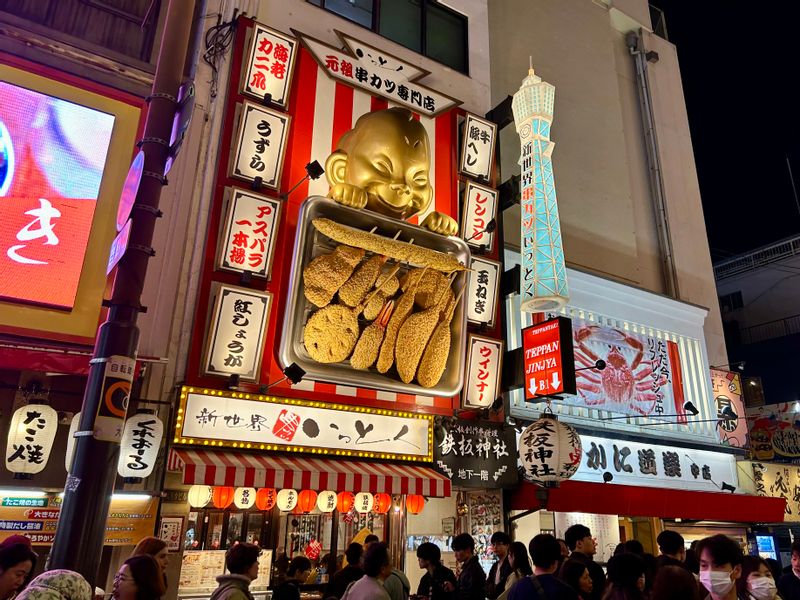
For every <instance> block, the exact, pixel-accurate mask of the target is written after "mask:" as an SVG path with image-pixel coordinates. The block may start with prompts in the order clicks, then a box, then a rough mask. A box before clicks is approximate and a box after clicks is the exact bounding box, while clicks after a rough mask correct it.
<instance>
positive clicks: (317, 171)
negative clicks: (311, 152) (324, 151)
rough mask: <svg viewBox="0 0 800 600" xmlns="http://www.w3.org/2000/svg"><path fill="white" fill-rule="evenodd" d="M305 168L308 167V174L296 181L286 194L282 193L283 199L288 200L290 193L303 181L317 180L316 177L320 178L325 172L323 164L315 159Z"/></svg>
mask: <svg viewBox="0 0 800 600" xmlns="http://www.w3.org/2000/svg"><path fill="white" fill-rule="evenodd" d="M305 168H306V176H305V177H303V178H302V179H301V180H300V181H298V182H297V183H295V184H294V185H293V186H292V187H291V188H290V189H289V191H288V192H286V193H285V194H281V196H280V198H281V200H288V198H289V195H290V194H291V193H292V192H293V191H295V190H296V189H297V188H298V187H300V184H301V183H303V182H304V181H305V180H306V179H315V180H316V179H319V178H320V177H321V176H322V174H323V173H325V169H323V168H322V165H321V164H319V161H316V160H315V161H313V162H310V163H308V164H307V165H306V167H305Z"/></svg>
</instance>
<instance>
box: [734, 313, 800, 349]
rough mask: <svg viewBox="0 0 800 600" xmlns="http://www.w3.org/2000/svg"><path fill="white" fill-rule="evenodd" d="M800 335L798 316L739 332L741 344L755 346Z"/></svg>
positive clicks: (768, 322) (799, 318)
mask: <svg viewBox="0 0 800 600" xmlns="http://www.w3.org/2000/svg"><path fill="white" fill-rule="evenodd" d="M795 333H800V315H793V316H791V317H786V318H783V319H777V320H775V321H767V322H766V323H760V324H758V325H753V326H752V327H745V328H743V329H742V330H741V332H740V335H741V340H742V344H755V343H757V342H763V341H764V340H771V339H773V338H779V337H784V336H786V335H793V334H795Z"/></svg>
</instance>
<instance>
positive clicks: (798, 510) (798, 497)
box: [744, 462, 800, 523]
mask: <svg viewBox="0 0 800 600" xmlns="http://www.w3.org/2000/svg"><path fill="white" fill-rule="evenodd" d="M744 464H746V463H744ZM752 464H753V481H754V482H755V484H756V495H757V496H769V497H771V498H783V499H784V500H786V508H785V509H784V512H785V515H784V520H785V521H790V522H792V523H798V522H800V467H798V466H796V465H787V464H775V463H761V462H754V463H752Z"/></svg>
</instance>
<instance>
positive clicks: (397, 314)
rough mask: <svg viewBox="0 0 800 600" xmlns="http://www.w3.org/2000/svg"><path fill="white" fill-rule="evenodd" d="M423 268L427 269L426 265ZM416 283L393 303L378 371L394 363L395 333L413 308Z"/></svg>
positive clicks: (388, 367) (384, 370) (387, 368)
mask: <svg viewBox="0 0 800 600" xmlns="http://www.w3.org/2000/svg"><path fill="white" fill-rule="evenodd" d="M425 268H426V269H427V268H428V267H425ZM417 283H418V282H417ZM417 283H414V284H412V285H411V286H410V287H409V288H408V289H407V290H406V291H405V292H403V295H402V296H400V300H398V301H397V304H396V305H395V308H394V313H393V314H392V318H391V319H389V324H388V325H387V326H386V335H385V337H384V338H383V344H382V345H381V353H380V355H379V356H378V364H377V368H378V373H386V372H387V371H388V370H389V369H391V368H392V365H393V364H394V347H395V342H396V341H397V334H398V333H399V331H400V327H402V326H403V323H404V322H405V320H406V319H407V318H408V315H410V314H411V311H412V310H414V296H415V295H416V293H417Z"/></svg>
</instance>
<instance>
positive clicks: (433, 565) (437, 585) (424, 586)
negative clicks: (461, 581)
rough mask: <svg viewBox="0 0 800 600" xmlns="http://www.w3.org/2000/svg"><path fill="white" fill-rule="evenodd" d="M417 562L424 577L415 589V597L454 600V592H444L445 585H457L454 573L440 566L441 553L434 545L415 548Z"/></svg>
mask: <svg viewBox="0 0 800 600" xmlns="http://www.w3.org/2000/svg"><path fill="white" fill-rule="evenodd" d="M417 560H418V561H419V567H420V569H425V575H423V576H422V580H421V581H420V582H419V586H418V587H417V595H418V596H425V597H426V598H430V599H431V600H454V599H455V592H448V591H445V589H444V588H445V583H448V582H449V583H450V584H451V585H452V586H453V587H454V588H455V586H457V585H458V579H456V575H455V573H453V572H452V571H451V570H450V569H448V568H447V567H445V566H444V565H443V564H442V562H441V561H442V551H441V550H439V547H438V546H437V545H436V544H431V543H430V542H425V543H423V544H420V545H419V548H417Z"/></svg>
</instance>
